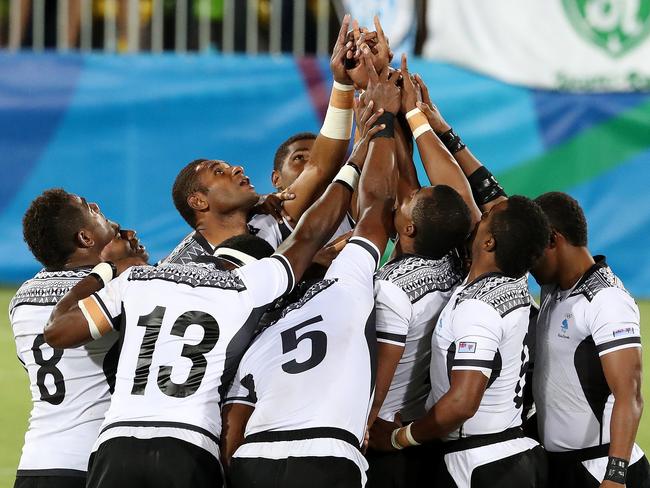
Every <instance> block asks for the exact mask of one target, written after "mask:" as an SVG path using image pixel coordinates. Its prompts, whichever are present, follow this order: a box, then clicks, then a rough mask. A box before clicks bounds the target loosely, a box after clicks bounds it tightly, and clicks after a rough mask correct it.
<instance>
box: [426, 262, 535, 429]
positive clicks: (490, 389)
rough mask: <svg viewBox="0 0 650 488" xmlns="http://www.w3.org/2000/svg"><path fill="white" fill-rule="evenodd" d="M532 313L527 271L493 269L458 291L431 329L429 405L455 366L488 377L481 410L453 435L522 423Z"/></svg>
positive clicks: (444, 388)
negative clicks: (518, 275)
mask: <svg viewBox="0 0 650 488" xmlns="http://www.w3.org/2000/svg"><path fill="white" fill-rule="evenodd" d="M529 314H530V295H529V293H528V283H527V277H526V276H523V277H521V278H517V279H515V278H508V277H506V276H504V275H502V274H500V273H488V274H485V275H483V276H480V277H478V278H477V279H476V280H474V281H473V282H471V283H463V284H462V285H460V286H458V288H456V290H455V291H454V293H453V295H452V297H451V299H450V300H449V303H447V306H446V307H445V308H444V310H443V311H442V313H441V314H440V317H439V319H438V323H437V324H436V327H435V329H434V331H433V334H432V339H431V369H430V375H431V393H430V394H429V398H428V399H427V404H426V407H427V410H428V409H430V408H431V407H432V406H433V405H434V404H435V403H436V402H437V401H438V400H440V398H441V397H442V396H443V395H444V394H445V393H446V392H447V391H448V390H449V387H450V376H451V372H452V371H454V370H474V371H481V372H482V373H483V374H485V375H486V376H487V377H489V381H488V385H487V388H486V390H485V393H484V394H483V398H482V400H481V403H480V406H479V408H478V411H477V412H476V414H475V415H474V416H473V417H472V418H471V419H469V420H467V421H466V422H465V423H464V424H463V425H462V426H461V427H460V428H459V429H457V430H456V431H455V432H452V433H451V434H449V436H448V437H447V439H448V440H452V439H458V438H460V437H466V436H472V435H480V434H492V433H497V432H502V431H504V430H506V429H509V428H511V427H517V426H519V425H521V411H522V403H523V388H524V384H525V373H526V369H527V366H528V345H527V338H528V319H529Z"/></svg>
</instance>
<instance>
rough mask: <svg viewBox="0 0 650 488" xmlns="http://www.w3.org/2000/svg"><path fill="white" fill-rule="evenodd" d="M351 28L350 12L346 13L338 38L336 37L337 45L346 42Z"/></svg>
mask: <svg viewBox="0 0 650 488" xmlns="http://www.w3.org/2000/svg"><path fill="white" fill-rule="evenodd" d="M349 28H350V14H345V15H344V16H343V21H342V22H341V28H340V29H339V35H338V38H337V39H336V45H337V46H342V45H343V44H345V36H346V35H347V33H348V29H349Z"/></svg>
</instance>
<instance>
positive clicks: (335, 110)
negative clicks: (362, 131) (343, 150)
mask: <svg viewBox="0 0 650 488" xmlns="http://www.w3.org/2000/svg"><path fill="white" fill-rule="evenodd" d="M353 106H354V86H352V85H343V84H341V83H338V82H336V81H335V82H334V86H333V87H332V94H331V96H330V104H329V107H327V113H326V114H325V120H324V121H323V126H322V127H321V129H320V133H321V134H323V135H324V136H325V137H329V138H330V139H338V140H348V139H350V136H351V135H352V121H353V118H354V111H353V110H352V107H353Z"/></svg>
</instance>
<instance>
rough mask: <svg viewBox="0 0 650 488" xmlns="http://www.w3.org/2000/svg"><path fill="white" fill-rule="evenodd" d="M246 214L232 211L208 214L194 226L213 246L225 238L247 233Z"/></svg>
mask: <svg viewBox="0 0 650 488" xmlns="http://www.w3.org/2000/svg"><path fill="white" fill-rule="evenodd" d="M247 217H248V214H247V213H246V212H233V213H230V214H225V215H212V214H209V215H208V216H206V217H205V218H204V219H203V220H202V221H201V222H199V223H198V224H197V226H196V230H197V231H199V232H200V233H201V235H202V236H203V237H205V239H206V240H207V241H208V242H209V243H210V244H211V245H213V246H215V245H218V244H221V243H222V242H223V241H225V240H226V239H230V238H231V237H234V236H238V235H241V234H248V225H247V223H248V218H247Z"/></svg>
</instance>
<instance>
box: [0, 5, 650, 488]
mask: <svg viewBox="0 0 650 488" xmlns="http://www.w3.org/2000/svg"><path fill="white" fill-rule="evenodd" d="M488 4H489V5H488ZM346 11H349V12H351V13H352V15H353V17H357V18H359V20H360V22H361V23H362V24H363V25H368V26H371V25H372V21H371V19H372V15H373V14H374V13H379V14H380V16H381V18H382V21H383V24H384V28H385V30H386V32H387V34H388V36H389V37H390V39H391V46H392V48H393V50H394V52H395V53H396V55H399V54H400V53H401V52H408V53H411V54H414V55H415V56H412V57H411V58H410V63H409V64H410V69H411V71H412V72H417V73H420V74H421V76H422V77H423V78H424V80H425V81H426V82H427V84H428V86H429V90H430V92H431V95H432V98H433V99H434V101H435V103H437V104H438V106H439V108H440V109H441V111H442V113H443V114H444V116H445V118H446V119H447V120H448V121H449V122H450V123H451V124H452V125H453V126H454V128H455V129H456V131H457V132H458V133H459V134H460V135H461V136H462V137H463V139H464V140H465V141H466V142H467V143H468V145H469V146H470V147H471V149H472V151H473V152H474V153H475V154H476V155H477V156H478V157H479V158H480V159H481V160H482V161H483V162H484V163H485V164H486V165H488V166H489V167H490V169H491V170H492V171H493V172H494V173H495V174H496V175H497V177H498V178H499V179H500V181H501V183H502V184H503V186H504V187H505V188H506V190H507V191H508V192H510V193H523V194H526V195H529V196H536V195H538V194H540V193H542V192H544V191H548V190H551V189H556V190H562V191H567V192H569V193H570V194H572V195H573V196H574V197H576V198H577V199H578V200H579V201H580V202H581V204H582V205H583V207H584V209H585V211H586V213H587V218H588V220H589V224H590V248H591V249H592V251H593V252H594V253H597V254H605V255H607V257H608V261H609V263H610V264H611V265H612V267H613V269H614V270H615V271H616V272H617V273H618V275H619V276H620V277H621V278H622V279H623V281H624V282H625V284H626V286H627V288H628V290H629V291H630V292H631V293H632V294H633V295H634V296H635V297H636V298H637V300H638V301H639V303H640V305H641V309H642V310H641V314H642V318H643V320H644V322H645V323H643V324H642V328H643V331H644V334H645V340H646V342H647V341H648V334H649V332H648V328H649V327H650V325H648V324H650V318H649V317H650V302H644V301H643V299H647V298H650V253H648V251H647V242H648V240H649V239H650V196H648V189H647V188H648V181H650V65H648V62H647V60H648V59H650V40H649V39H648V34H650V0H530V1H528V2H520V1H519V0H501V1H500V2H498V4H495V3H494V2H475V1H472V0H400V1H398V0H339V1H330V0H296V1H289V0H0V169H1V170H2V177H1V178H0V227H1V228H2V230H3V231H2V239H1V240H0V283H2V284H3V288H2V289H0V308H1V309H2V310H6V309H7V305H8V302H9V299H10V298H11V295H12V294H13V292H14V291H15V288H16V286H18V285H19V284H20V282H22V281H23V280H25V279H27V278H29V277H30V276H32V275H33V274H34V273H35V272H36V271H37V270H38V264H37V263H36V262H35V261H34V259H33V258H32V256H31V254H30V253H29V251H28V250H27V248H26V246H25V245H24V243H23V240H22V231H21V217H22V214H23V212H24V210H25V209H26V207H27V206H28V204H29V202H30V201H31V200H32V199H33V198H34V197H35V196H36V195H38V194H39V193H40V192H41V191H42V190H44V189H46V188H50V187H55V186H63V187H65V188H66V189H67V190H68V191H73V192H76V193H79V194H82V195H84V196H86V197H87V198H88V199H89V200H93V201H96V202H99V204H100V205H101V207H102V210H103V211H104V212H105V213H106V215H108V216H110V217H111V218H113V219H115V220H117V221H119V222H120V223H121V224H122V225H123V226H125V227H129V228H134V229H137V230H138V232H139V235H140V237H141V240H142V241H143V242H144V243H145V244H146V245H147V247H148V248H149V252H150V254H151V257H152V260H157V259H159V258H161V257H163V256H164V255H165V254H166V253H167V252H168V251H169V250H171V249H172V247H173V246H174V245H175V244H176V243H177V242H178V241H179V240H180V239H181V238H182V237H183V236H184V235H185V234H186V233H187V232H188V231H189V229H188V227H187V226H186V224H185V223H184V222H183V221H182V220H181V218H180V217H179V216H178V214H177V212H176V210H175V209H174V207H173V204H172V201H171V195H170V193H171V191H170V190H171V184H172V181H173V178H174V176H175V175H176V172H177V171H178V169H179V168H180V167H181V166H182V165H184V164H185V163H187V162H188V161H190V160H192V159H195V158H197V157H211V158H220V159H225V160H227V161H230V162H233V163H237V164H242V165H244V167H245V169H246V172H247V174H248V175H249V176H250V177H251V180H252V182H254V183H255V185H256V187H257V189H258V191H260V192H268V191H270V190H271V189H272V187H271V183H270V173H271V169H272V161H273V154H274V152H275V149H276V147H277V145H278V144H279V143H280V142H281V141H282V140H284V139H285V138H286V137H288V136H290V135H291V134H293V133H296V132H301V131H305V130H311V131H314V132H316V131H318V129H319V127H320V122H321V120H322V116H323V115H324V111H325V109H326V107H327V100H328V97H329V91H330V85H331V76H330V74H329V69H328V58H329V54H328V53H329V50H330V49H331V46H332V45H333V41H334V37H335V34H336V31H337V29H338V25H339V19H340V18H341V17H342V16H343V13H344V12H346ZM646 350H647V348H646ZM646 360H647V361H646V364H648V361H650V356H649V355H648V353H646ZM644 386H645V390H644V391H645V393H646V398H650V390H649V389H648V378H647V375H646V381H645V385H644ZM0 391H2V400H0V485H1V486H10V485H11V483H12V480H13V476H14V473H15V467H16V464H17V461H18V457H19V455H20V448H21V446H22V437H23V434H24V431H25V427H26V422H27V417H28V414H29V397H28V387H27V378H26V375H25V374H24V372H23V371H22V368H21V366H20V364H19V362H18V360H17V359H16V358H15V348H14V343H13V337H12V334H11V330H10V326H9V322H8V318H7V315H6V313H5V312H3V313H2V315H1V316H0ZM648 417H649V416H648V415H646V416H645V419H644V421H643V423H642V425H641V427H640V432H639V441H640V444H641V445H642V447H644V449H646V450H649V449H650V421H649V420H648Z"/></svg>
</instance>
